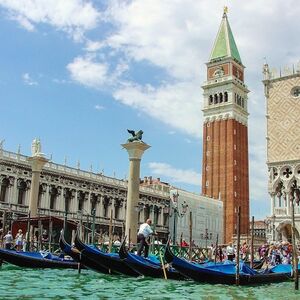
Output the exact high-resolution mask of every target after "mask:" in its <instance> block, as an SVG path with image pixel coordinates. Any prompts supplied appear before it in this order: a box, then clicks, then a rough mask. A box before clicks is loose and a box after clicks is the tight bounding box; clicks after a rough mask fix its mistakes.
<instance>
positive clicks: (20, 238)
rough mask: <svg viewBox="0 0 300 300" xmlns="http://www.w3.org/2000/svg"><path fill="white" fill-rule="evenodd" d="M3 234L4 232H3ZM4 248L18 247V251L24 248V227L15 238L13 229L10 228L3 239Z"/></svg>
mask: <svg viewBox="0 0 300 300" xmlns="http://www.w3.org/2000/svg"><path fill="white" fill-rule="evenodd" d="M1 235H2V234H1ZM1 242H2V245H3V248H4V249H8V250H9V249H12V248H16V250H17V251H21V250H23V245H24V244H25V241H24V235H23V233H22V229H19V230H18V232H17V234H16V236H15V238H14V237H13V235H12V233H11V231H10V230H9V231H8V232H7V233H6V234H5V235H4V236H3V237H2V239H1Z"/></svg>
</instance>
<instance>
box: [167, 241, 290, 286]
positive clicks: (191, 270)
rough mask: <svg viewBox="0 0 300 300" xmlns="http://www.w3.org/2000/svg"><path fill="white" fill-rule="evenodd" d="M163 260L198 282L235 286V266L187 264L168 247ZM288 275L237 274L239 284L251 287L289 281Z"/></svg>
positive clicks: (252, 271) (248, 272) (249, 270)
mask: <svg viewBox="0 0 300 300" xmlns="http://www.w3.org/2000/svg"><path fill="white" fill-rule="evenodd" d="M165 259H166V261H167V262H169V263H171V264H172V266H173V267H174V268H175V269H176V270H178V271H179V272H180V273H181V274H183V275H185V276H187V277H189V278H191V279H193V280H195V281H198V282H205V283H220V284H230V285H232V284H236V282H237V281H236V267H235V264H227V265H216V266H205V265H200V264H196V263H192V262H189V261H187V260H185V259H182V258H179V257H177V256H175V255H174V254H173V253H172V252H171V250H170V248H169V246H167V248H166V252H165ZM289 275H290V274H289V273H286V272H280V273H272V272H267V273H259V272H256V271H255V270H253V269H250V268H249V267H247V266H245V268H244V269H243V270H242V271H241V272H240V274H239V284H241V285H252V284H261V283H272V282H282V281H287V280H290V276H289Z"/></svg>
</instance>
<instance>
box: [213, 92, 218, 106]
mask: <svg viewBox="0 0 300 300" xmlns="http://www.w3.org/2000/svg"><path fill="white" fill-rule="evenodd" d="M214 103H215V104H217V103H218V94H215V95H214Z"/></svg>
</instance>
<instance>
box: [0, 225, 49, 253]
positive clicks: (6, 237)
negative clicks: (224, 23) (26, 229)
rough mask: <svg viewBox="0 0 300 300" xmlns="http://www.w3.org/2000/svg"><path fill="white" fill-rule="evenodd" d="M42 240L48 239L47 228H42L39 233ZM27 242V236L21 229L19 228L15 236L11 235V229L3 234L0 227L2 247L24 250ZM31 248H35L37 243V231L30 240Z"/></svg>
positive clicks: (0, 243)
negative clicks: (41, 231)
mask: <svg viewBox="0 0 300 300" xmlns="http://www.w3.org/2000/svg"><path fill="white" fill-rule="evenodd" d="M41 238H42V239H41V240H42V242H44V243H45V242H47V241H48V232H47V230H44V231H43V233H42V235H41ZM27 242H28V236H27V234H23V231H22V229H19V230H18V232H17V234H16V235H15V237H13V235H12V232H11V230H9V231H7V233H6V234H3V230H1V229H0V246H1V245H2V248H4V249H7V250H10V249H15V250H17V251H26V245H27ZM30 242H32V246H33V248H35V249H37V246H38V245H37V244H38V232H36V233H35V234H34V235H33V237H32V240H31V241H30Z"/></svg>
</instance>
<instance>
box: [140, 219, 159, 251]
mask: <svg viewBox="0 0 300 300" xmlns="http://www.w3.org/2000/svg"><path fill="white" fill-rule="evenodd" d="M151 224H152V220H151V219H148V220H147V221H146V222H145V223H143V224H142V225H141V226H140V229H139V232H138V236H137V242H138V243H139V246H138V250H137V255H139V256H141V254H142V252H144V256H145V257H148V252H149V244H148V238H149V236H150V235H151V234H155V233H154V232H153V230H152V229H151V227H150V225H151Z"/></svg>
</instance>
